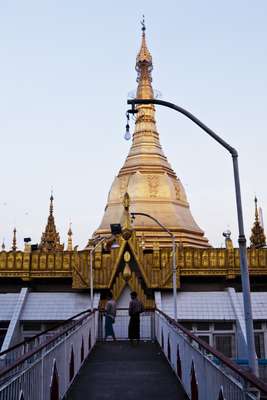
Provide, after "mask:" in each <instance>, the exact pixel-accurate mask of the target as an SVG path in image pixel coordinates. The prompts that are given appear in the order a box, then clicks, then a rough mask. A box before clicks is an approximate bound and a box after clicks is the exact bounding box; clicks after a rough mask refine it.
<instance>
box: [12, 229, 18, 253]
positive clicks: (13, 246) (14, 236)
mask: <svg viewBox="0 0 267 400" xmlns="http://www.w3.org/2000/svg"><path fill="white" fill-rule="evenodd" d="M16 235H17V230H16V228H14V230H13V241H12V251H16V250H17V236H16Z"/></svg>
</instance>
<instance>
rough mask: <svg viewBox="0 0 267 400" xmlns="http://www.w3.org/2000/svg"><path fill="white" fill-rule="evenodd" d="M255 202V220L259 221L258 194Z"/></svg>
mask: <svg viewBox="0 0 267 400" xmlns="http://www.w3.org/2000/svg"><path fill="white" fill-rule="evenodd" d="M254 202H255V220H256V221H258V220H259V212H258V199H257V197H256V196H255V199H254Z"/></svg>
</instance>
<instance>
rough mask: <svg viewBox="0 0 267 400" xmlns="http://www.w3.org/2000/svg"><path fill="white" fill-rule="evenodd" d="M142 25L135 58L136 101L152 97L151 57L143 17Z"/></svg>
mask: <svg viewBox="0 0 267 400" xmlns="http://www.w3.org/2000/svg"><path fill="white" fill-rule="evenodd" d="M141 25H142V42H141V48H140V50H139V53H138V54H137V57H136V65H135V69H136V71H137V82H138V88H137V93H136V97H137V98H138V99H151V98H153V97H154V93H153V88H152V85H151V82H152V77H151V71H152V69H153V64H152V56H151V54H150V51H149V50H148V47H147V44H146V33H145V32H146V26H145V17H144V16H143V20H142V21H141Z"/></svg>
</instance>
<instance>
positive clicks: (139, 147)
mask: <svg viewBox="0 0 267 400" xmlns="http://www.w3.org/2000/svg"><path fill="white" fill-rule="evenodd" d="M141 25H142V37H141V47H140V50H139V52H138V54H137V57H136V64H135V69H136V71H137V83H138V85H137V90H136V98H137V99H153V98H154V90H153V87H152V75H151V72H152V70H153V63H152V56H151V53H150V51H149V49H148V46H147V41H146V26H145V21H144V18H143V20H142V22H141ZM136 109H137V110H138V112H137V114H136V121H135V129H134V134H133V142H132V146H131V148H130V152H129V154H128V157H127V159H126V161H125V163H124V166H123V167H122V168H121V170H120V172H119V176H122V175H125V174H128V173H129V172H136V171H140V172H144V173H151V164H153V171H154V172H156V173H162V172H166V173H167V174H168V175H169V176H172V177H173V178H176V174H175V172H174V171H173V169H172V167H171V166H170V164H169V162H168V160H167V158H166V156H165V155H164V152H163V150H162V147H161V144H160V141H159V133H158V131H157V126H156V119H155V107H154V105H153V104H140V105H138V106H136Z"/></svg>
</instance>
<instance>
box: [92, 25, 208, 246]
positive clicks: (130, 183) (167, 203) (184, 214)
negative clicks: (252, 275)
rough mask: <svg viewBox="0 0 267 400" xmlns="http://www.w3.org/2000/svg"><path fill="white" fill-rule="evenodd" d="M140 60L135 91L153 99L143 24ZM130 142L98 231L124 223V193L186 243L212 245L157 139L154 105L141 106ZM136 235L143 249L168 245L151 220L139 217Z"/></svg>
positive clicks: (105, 231)
mask: <svg viewBox="0 0 267 400" xmlns="http://www.w3.org/2000/svg"><path fill="white" fill-rule="evenodd" d="M142 31H143V32H142V43H141V48H140V51H139V53H138V55H137V59H136V71H137V74H138V76H137V82H138V87H137V92H136V97H137V98H139V99H148V98H153V97H154V93H153V88H152V84H151V82H152V77H151V71H152V68H153V65H152V57H151V54H150V52H149V50H148V47H147V44H146V36H145V27H144V25H143V28H142ZM137 109H138V112H137V117H136V121H135V131H134V135H133V140H132V145H131V148H130V151H129V154H128V156H127V158H126V160H125V163H124V165H123V167H122V168H121V170H120V171H119V174H118V176H117V177H116V178H115V180H114V182H113V184H112V186H111V189H110V192H109V195H108V201H107V205H106V208H105V212H104V216H103V219H102V222H101V224H100V226H99V228H98V229H97V231H96V232H95V235H106V234H108V233H109V232H110V224H113V223H118V222H120V220H121V218H122V215H123V212H124V207H123V196H124V194H125V193H126V192H127V193H129V196H130V199H131V207H130V212H145V213H147V214H150V215H151V216H153V217H154V218H156V219H158V220H159V221H160V222H161V224H163V225H164V226H166V227H167V228H168V229H169V230H170V231H171V232H173V233H174V234H175V236H176V237H177V242H180V243H183V245H184V246H195V247H209V243H208V240H207V239H206V238H205V237H204V232H203V231H202V230H201V229H200V228H199V226H198V225H197V223H196V222H195V220H194V218H193V217H192V214H191V212H190V208H189V204H188V201H187V197H186V194H185V190H184V187H183V185H182V183H181V181H180V179H179V178H177V176H176V174H175V172H174V171H173V169H172V167H171V165H170V164H169V162H168V160H167V158H166V156H165V155H164V153H163V150H162V147H161V145H160V141H159V134H158V131H157V127H156V121H155V107H154V106H153V105H139V106H138V107H137ZM132 226H133V228H134V229H135V231H136V235H137V237H142V238H144V241H145V243H144V244H145V247H147V248H149V247H150V248H151V247H153V246H155V245H156V246H160V247H164V246H169V245H170V237H169V236H168V234H167V233H166V232H164V231H162V229H161V228H160V227H159V226H158V225H157V224H156V223H155V222H153V221H152V220H150V219H148V218H145V217H141V216H138V217H137V218H136V219H135V220H134V221H133V224H132Z"/></svg>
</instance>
